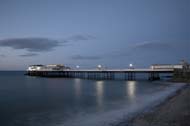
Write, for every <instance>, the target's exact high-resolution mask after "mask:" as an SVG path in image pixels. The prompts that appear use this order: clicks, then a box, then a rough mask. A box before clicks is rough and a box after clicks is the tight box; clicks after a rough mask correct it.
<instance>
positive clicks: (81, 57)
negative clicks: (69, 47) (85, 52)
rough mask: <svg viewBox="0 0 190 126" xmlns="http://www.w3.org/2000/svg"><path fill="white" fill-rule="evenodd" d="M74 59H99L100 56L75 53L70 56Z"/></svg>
mask: <svg viewBox="0 0 190 126" xmlns="http://www.w3.org/2000/svg"><path fill="white" fill-rule="evenodd" d="M71 58H72V59H74V60H99V59H101V57H99V56H81V55H75V56H72V57H71Z"/></svg>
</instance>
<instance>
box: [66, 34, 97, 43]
mask: <svg viewBox="0 0 190 126" xmlns="http://www.w3.org/2000/svg"><path fill="white" fill-rule="evenodd" d="M92 39H95V37H94V36H92V35H73V36H71V37H68V38H66V39H65V41H67V42H71V41H73V42H76V41H87V40H92Z"/></svg>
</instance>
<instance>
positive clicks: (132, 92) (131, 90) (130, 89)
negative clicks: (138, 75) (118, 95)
mask: <svg viewBox="0 0 190 126" xmlns="http://www.w3.org/2000/svg"><path fill="white" fill-rule="evenodd" d="M126 83H127V84H126V85H127V86H126V88H127V89H126V94H127V95H128V97H129V98H130V100H132V99H134V98H135V96H136V81H128V82H126Z"/></svg>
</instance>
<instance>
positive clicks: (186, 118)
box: [118, 84, 190, 126]
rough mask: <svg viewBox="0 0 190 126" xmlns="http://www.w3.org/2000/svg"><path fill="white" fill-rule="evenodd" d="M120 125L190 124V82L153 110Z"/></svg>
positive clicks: (170, 125) (179, 125)
mask: <svg viewBox="0 0 190 126" xmlns="http://www.w3.org/2000/svg"><path fill="white" fill-rule="evenodd" d="M118 126H190V84H187V85H186V86H185V87H184V88H183V89H181V90H179V91H178V92H176V94H175V95H174V96H172V97H170V98H168V99H167V100H166V101H165V102H164V103H162V104H160V105H158V106H157V107H155V108H154V109H153V110H151V111H149V112H143V113H141V114H139V115H138V116H136V117H135V118H133V119H131V120H130V121H127V123H125V122H123V123H121V124H119V125H118Z"/></svg>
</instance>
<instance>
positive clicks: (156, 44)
mask: <svg viewBox="0 0 190 126" xmlns="http://www.w3.org/2000/svg"><path fill="white" fill-rule="evenodd" d="M171 47H172V45H171V44H170V43H167V42H165V43H163V42H142V43H137V44H135V45H134V46H133V49H145V50H151V49H158V50H160V49H168V48H171Z"/></svg>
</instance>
